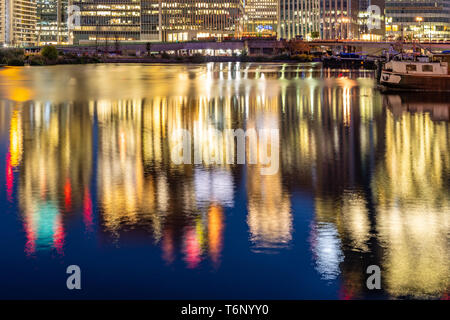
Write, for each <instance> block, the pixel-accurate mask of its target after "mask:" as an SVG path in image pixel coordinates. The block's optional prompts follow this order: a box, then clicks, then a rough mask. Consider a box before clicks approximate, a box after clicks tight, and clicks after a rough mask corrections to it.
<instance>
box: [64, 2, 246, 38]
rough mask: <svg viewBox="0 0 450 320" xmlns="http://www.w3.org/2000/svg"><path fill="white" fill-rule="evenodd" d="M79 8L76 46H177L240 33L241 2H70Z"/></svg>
mask: <svg viewBox="0 0 450 320" xmlns="http://www.w3.org/2000/svg"><path fill="white" fill-rule="evenodd" d="M72 2H73V4H74V5H76V6H78V7H79V8H80V15H81V19H80V20H81V21H80V26H75V28H74V30H73V34H74V42H75V43H88V42H93V41H95V42H99V41H100V42H106V41H167V42H179V41H189V40H197V39H198V40H201V39H208V38H225V37H236V36H239V35H240V34H241V33H242V31H243V30H242V23H243V12H244V5H243V1H242V0H219V1H212V0H205V1H203V2H198V1H195V0H164V1H162V0H161V1H158V0H123V1H120V2H118V1H116V0H99V1H94V0H73V1H72Z"/></svg>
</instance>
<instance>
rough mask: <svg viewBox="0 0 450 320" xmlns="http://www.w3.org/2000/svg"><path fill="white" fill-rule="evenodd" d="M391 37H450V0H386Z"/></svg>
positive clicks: (437, 38) (440, 38) (387, 23)
mask: <svg viewBox="0 0 450 320" xmlns="http://www.w3.org/2000/svg"><path fill="white" fill-rule="evenodd" d="M386 36H387V38H388V39H399V38H401V37H403V38H404V39H405V40H421V41H430V40H431V41H436V40H445V39H447V40H448V39H450V0H417V1H416V0H386Z"/></svg>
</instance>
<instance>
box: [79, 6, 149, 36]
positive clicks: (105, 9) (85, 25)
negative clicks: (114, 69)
mask: <svg viewBox="0 0 450 320" xmlns="http://www.w3.org/2000/svg"><path fill="white" fill-rule="evenodd" d="M71 5H74V6H77V7H78V8H79V10H80V11H79V14H80V25H74V28H73V37H74V40H73V42H74V43H83V42H106V41H138V40H140V35H141V0H120V1H117V0H72V2H71ZM71 31H72V30H71Z"/></svg>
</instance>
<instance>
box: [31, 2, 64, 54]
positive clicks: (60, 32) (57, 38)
mask: <svg viewBox="0 0 450 320" xmlns="http://www.w3.org/2000/svg"><path fill="white" fill-rule="evenodd" d="M67 5H68V0H37V25H36V33H37V42H38V44H39V45H45V44H67V43H68V30H67Z"/></svg>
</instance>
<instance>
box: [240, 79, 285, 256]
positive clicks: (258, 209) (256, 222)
mask: <svg viewBox="0 0 450 320" xmlns="http://www.w3.org/2000/svg"><path fill="white" fill-rule="evenodd" d="M265 90H266V87H265V86H261V87H259V88H258V89H257V93H258V94H256V96H251V98H250V97H249V99H251V100H249V101H247V102H246V103H248V107H249V120H248V121H247V130H248V129H251V128H254V129H255V130H256V131H259V130H261V129H278V122H279V113H280V107H281V106H280V100H279V99H278V96H277V95H274V96H265V95H264V94H263V93H262V92H263V91H265ZM266 93H269V92H266ZM260 142H261V139H260V140H259V143H258V146H257V148H258V150H260V149H261V148H263V147H264V148H267V147H268V146H266V145H263V144H260ZM251 148H252V145H251V144H250V142H249V144H248V147H247V158H248V157H249V156H250V152H251V150H250V149H251ZM276 156H277V157H279V156H280V155H276ZM262 166H263V165H262V164H257V165H247V197H248V216H247V223H248V226H249V231H250V239H251V241H252V242H253V249H254V250H256V251H259V250H264V249H277V248H283V247H288V246H289V245H290V242H291V240H292V213H291V207H290V205H291V203H290V199H289V196H288V194H287V193H286V191H285V190H284V186H283V179H282V175H281V168H279V170H278V171H277V172H276V173H275V174H270V175H263V174H261V167H262Z"/></svg>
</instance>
